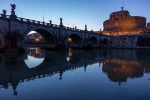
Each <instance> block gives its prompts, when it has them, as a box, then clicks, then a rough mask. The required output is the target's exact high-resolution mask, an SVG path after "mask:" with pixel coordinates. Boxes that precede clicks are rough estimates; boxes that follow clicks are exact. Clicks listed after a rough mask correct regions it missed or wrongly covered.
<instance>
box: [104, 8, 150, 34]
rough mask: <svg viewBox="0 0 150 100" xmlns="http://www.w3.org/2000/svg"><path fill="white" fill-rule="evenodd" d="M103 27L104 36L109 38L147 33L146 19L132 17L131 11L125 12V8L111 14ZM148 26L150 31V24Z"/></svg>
mask: <svg viewBox="0 0 150 100" xmlns="http://www.w3.org/2000/svg"><path fill="white" fill-rule="evenodd" d="M103 26H104V30H103V34H104V35H109V36H123V35H138V34H143V33H146V32H147V29H146V18H145V17H141V16H131V15H130V13H129V11H127V10H124V7H121V11H117V12H113V13H111V14H110V18H109V19H108V20H106V21H104V23H103ZM148 26H149V31H150V23H149V24H148Z"/></svg>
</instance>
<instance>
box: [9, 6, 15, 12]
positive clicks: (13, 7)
mask: <svg viewBox="0 0 150 100" xmlns="http://www.w3.org/2000/svg"><path fill="white" fill-rule="evenodd" d="M10 5H11V8H12V9H11V10H12V11H13V12H14V10H15V9H16V5H15V4H10Z"/></svg>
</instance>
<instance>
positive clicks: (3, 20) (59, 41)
mask: <svg viewBox="0 0 150 100" xmlns="http://www.w3.org/2000/svg"><path fill="white" fill-rule="evenodd" d="M11 10H12V11H11V15H7V14H6V12H7V11H6V10H3V13H2V14H0V47H1V48H3V47H17V46H23V44H24V38H25V37H26V35H27V34H28V33H29V32H31V31H36V32H38V33H39V34H41V35H42V36H43V38H44V39H45V41H46V45H47V47H57V46H58V47H59V46H60V47H69V46H74V47H81V48H82V47H86V46H88V45H92V46H93V47H98V46H99V43H100V35H99V34H98V33H96V32H94V31H92V30H91V31H88V30H87V25H85V30H81V29H77V27H76V26H75V27H74V28H71V27H66V26H64V25H63V21H62V18H60V24H59V25H55V24H53V23H52V21H51V20H50V21H49V23H46V22H44V20H43V21H36V20H31V19H27V18H22V17H18V16H17V15H16V14H15V4H14V6H12V9H11Z"/></svg>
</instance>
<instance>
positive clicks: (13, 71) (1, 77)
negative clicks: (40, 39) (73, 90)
mask: <svg viewBox="0 0 150 100" xmlns="http://www.w3.org/2000/svg"><path fill="white" fill-rule="evenodd" d="M145 53H147V55H144V54H145ZM131 55H132V56H131ZM148 57H150V53H149V51H143V50H132V49H130V50H126V49H125V50H123V49H119V50H118V49H113V50H109V49H106V50H88V51H85V50H73V51H69V52H68V51H57V52H56V51H46V55H45V58H44V60H43V62H42V63H41V64H40V65H38V66H36V67H34V68H29V67H28V66H27V65H26V63H25V62H24V59H25V58H26V55H24V56H23V55H17V54H12V55H11V54H3V55H2V54H1V55H0V85H1V87H2V88H8V84H9V83H11V85H12V86H13V89H14V92H15V91H16V90H15V87H16V86H17V85H18V83H21V82H24V81H30V80H34V79H37V78H43V77H47V76H52V75H54V74H57V73H59V75H60V79H62V75H63V73H64V72H65V71H68V70H75V69H76V68H81V67H84V71H86V68H87V66H88V65H91V64H94V63H102V70H103V72H105V73H107V75H108V78H109V79H110V80H112V81H114V82H119V83H121V82H126V81H127V79H128V78H135V77H136V78H138V77H142V76H143V75H144V73H149V72H150V67H149V66H150V63H149V60H148V59H147V58H148Z"/></svg>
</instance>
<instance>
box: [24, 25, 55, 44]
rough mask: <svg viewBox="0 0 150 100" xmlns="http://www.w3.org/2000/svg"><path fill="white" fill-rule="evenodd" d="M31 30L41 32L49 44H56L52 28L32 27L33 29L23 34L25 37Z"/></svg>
mask: <svg viewBox="0 0 150 100" xmlns="http://www.w3.org/2000/svg"><path fill="white" fill-rule="evenodd" d="M31 31H35V32H37V33H39V34H40V35H41V36H42V37H43V38H44V39H45V41H46V43H47V45H49V46H55V45H56V38H55V35H54V32H53V31H52V30H50V29H46V28H43V27H38V28H32V29H30V30H28V31H26V32H25V33H24V34H23V37H24V38H25V37H26V35H27V34H28V33H29V32H31Z"/></svg>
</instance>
